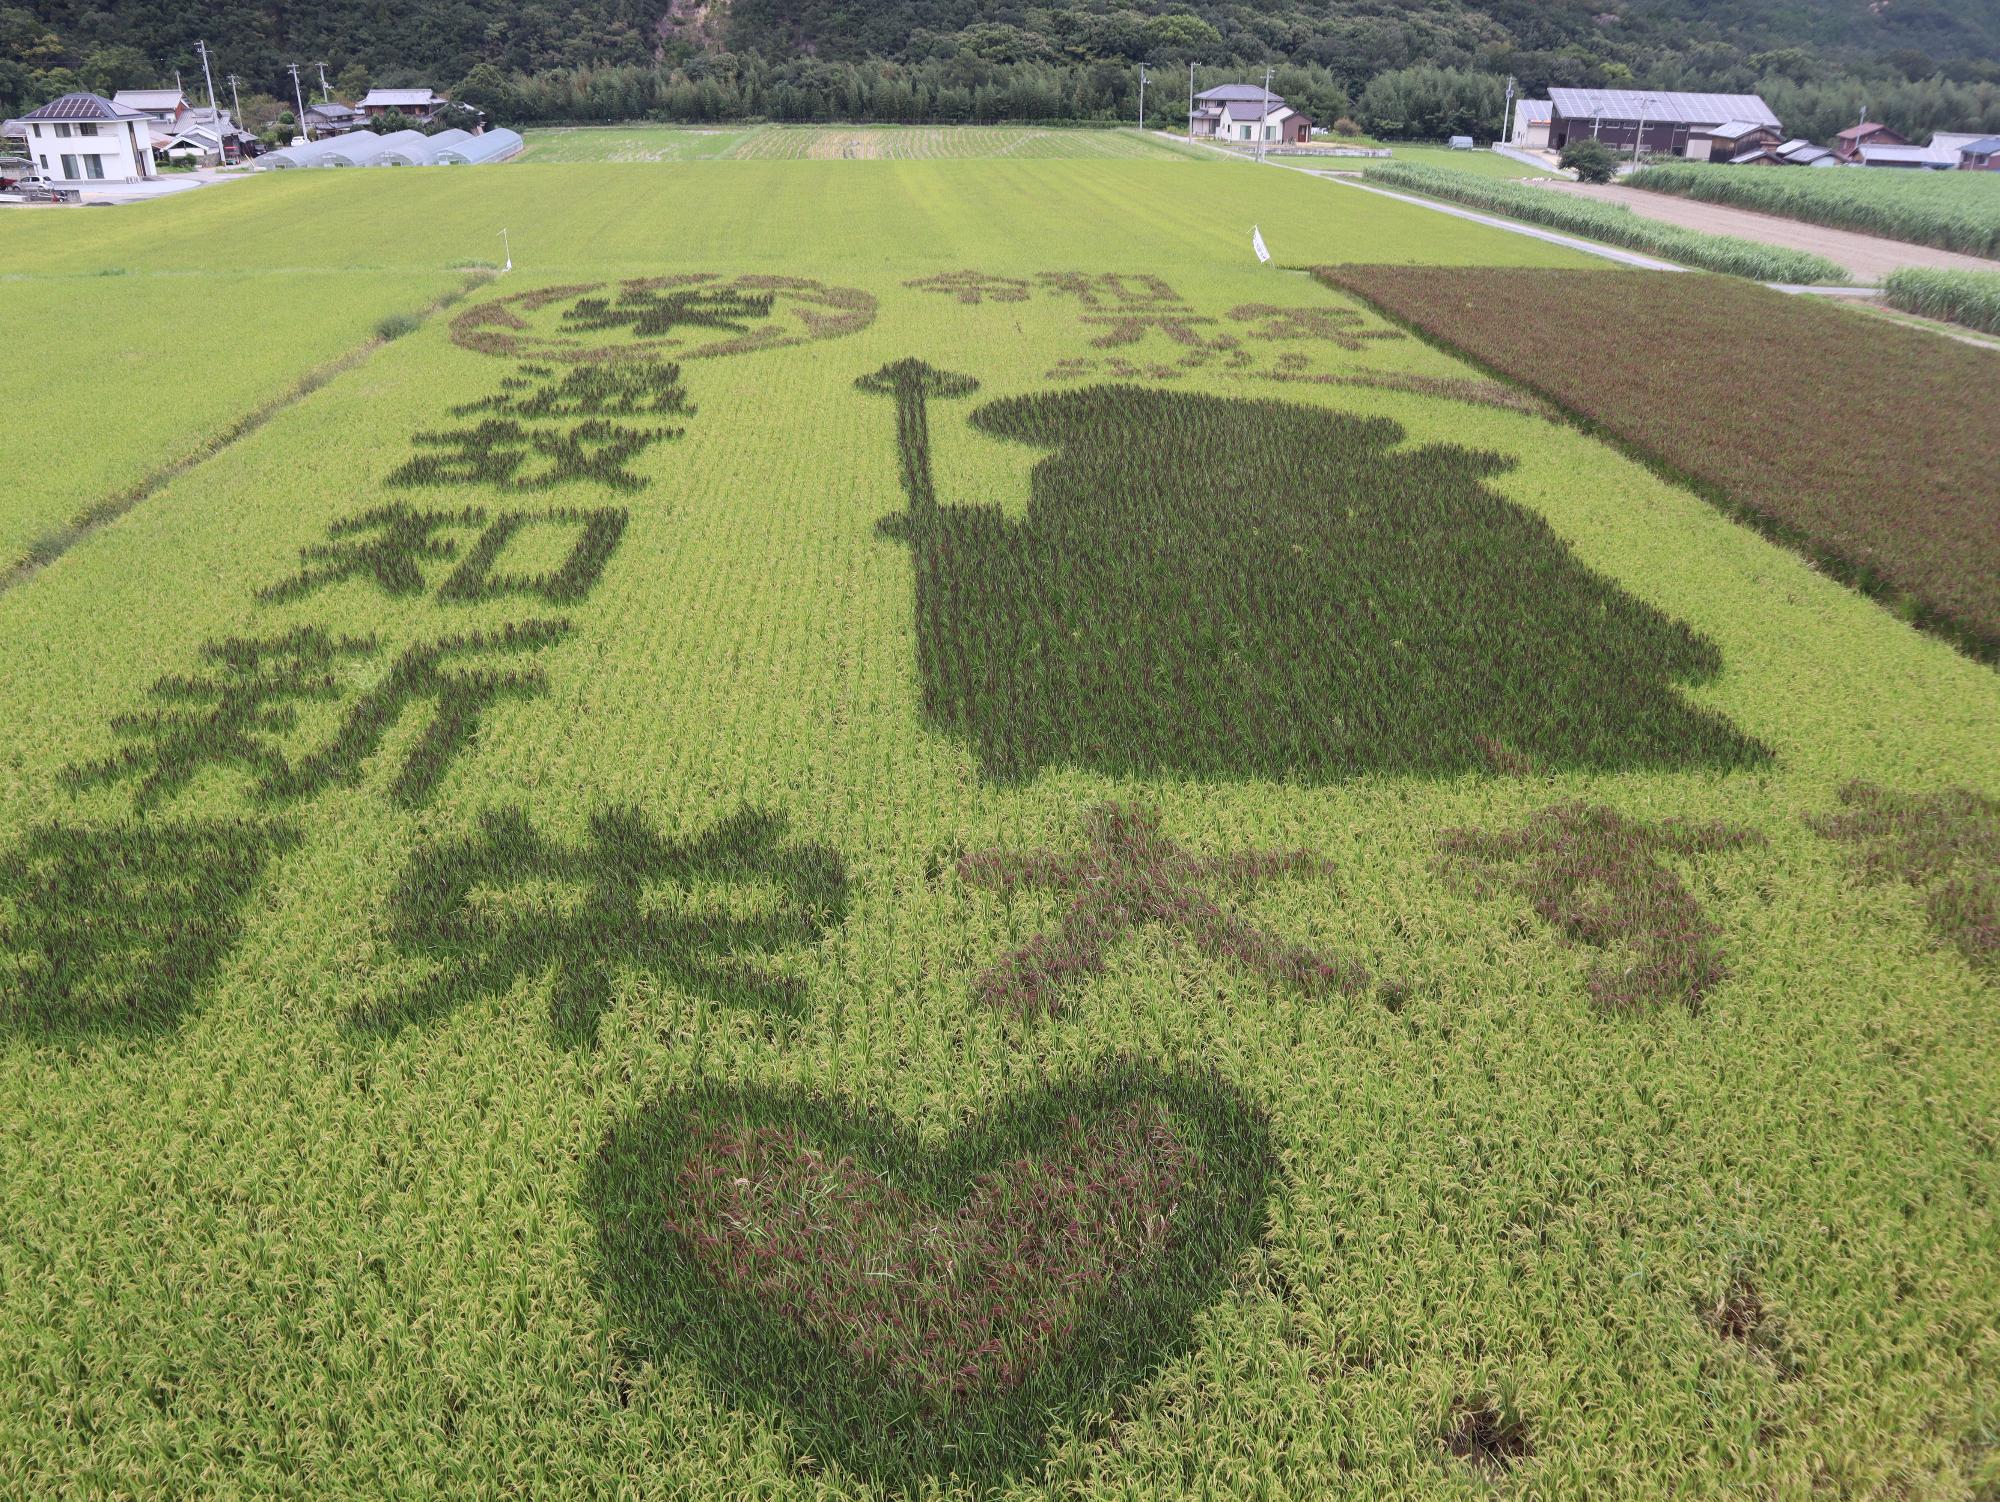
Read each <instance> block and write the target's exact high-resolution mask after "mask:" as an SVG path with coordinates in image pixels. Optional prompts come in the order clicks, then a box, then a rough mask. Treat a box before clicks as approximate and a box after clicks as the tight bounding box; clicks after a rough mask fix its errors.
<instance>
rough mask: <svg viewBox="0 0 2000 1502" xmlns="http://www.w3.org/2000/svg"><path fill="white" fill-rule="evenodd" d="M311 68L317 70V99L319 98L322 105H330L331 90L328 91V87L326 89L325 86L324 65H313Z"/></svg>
mask: <svg viewBox="0 0 2000 1502" xmlns="http://www.w3.org/2000/svg"><path fill="white" fill-rule="evenodd" d="M313 66H314V67H315V68H317V69H319V97H320V101H321V102H322V103H325V104H330V103H332V102H333V90H332V89H330V88H328V87H327V84H326V64H325V63H314V64H313Z"/></svg>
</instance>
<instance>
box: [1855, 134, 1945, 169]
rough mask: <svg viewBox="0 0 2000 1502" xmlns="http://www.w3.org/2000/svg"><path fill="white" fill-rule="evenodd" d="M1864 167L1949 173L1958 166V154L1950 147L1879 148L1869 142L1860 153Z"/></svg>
mask: <svg viewBox="0 0 2000 1502" xmlns="http://www.w3.org/2000/svg"><path fill="white" fill-rule="evenodd" d="M1859 157H1860V160H1861V165H1862V166H1864V167H1914V168H1916V169H1918V170H1920V171H1921V170H1929V171H1932V172H1949V171H1951V170H1952V169H1954V168H1955V167H1957V166H1958V153H1957V152H1956V151H1954V150H1952V149H1951V148H1950V147H1949V146H1877V145H1876V144H1875V143H1874V142H1872V141H1871V142H1869V143H1868V144H1867V145H1865V146H1863V147H1862V148H1861V150H1860V152H1859Z"/></svg>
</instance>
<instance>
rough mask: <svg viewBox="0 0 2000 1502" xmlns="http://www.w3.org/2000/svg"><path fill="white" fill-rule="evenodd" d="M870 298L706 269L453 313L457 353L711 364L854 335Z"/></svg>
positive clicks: (794, 279)
mask: <svg viewBox="0 0 2000 1502" xmlns="http://www.w3.org/2000/svg"><path fill="white" fill-rule="evenodd" d="M875 312H876V300H875V297H874V295H873V294H872V293H868V292H863V291H861V290H860V289H859V288H857V287H835V286H829V285H828V284H826V283H824V282H820V281H815V280H814V279H812V278H811V277H803V276H776V275H765V274H758V273H750V274H745V275H742V276H733V277H730V276H723V275H721V274H720V273H718V272H712V271H692V272H679V273H676V274H674V275H670V276H649V277H631V278H628V279H626V280H624V281H620V282H573V283H566V284H563V285H559V286H552V287H537V288H534V289H532V290H530V291H527V292H516V293H512V294H510V295H508V296H505V297H496V298H489V299H487V300H486V301H483V302H479V303H476V304H474V305H473V306H472V307H470V308H467V309H466V310H465V311H464V312H463V313H460V314H459V315H458V316H457V317H456V318H454V319H453V320H452V323H451V337H452V340H453V342H454V343H456V344H457V345H458V346H459V347H460V348H461V349H468V350H473V351H475V352H477V353H479V354H485V355H498V356H502V357H504V358H507V359H513V360H533V361H549V362H553V363H556V364H575V363H588V362H594V361H617V362H624V361H633V360H657V359H661V358H665V357H671V358H672V359H674V360H677V361H680V360H710V359H716V358H719V357H722V356H727V355H741V354H749V353H752V352H754V351H758V350H769V349H784V348H787V347H789V346H791V345H796V344H809V343H813V342H815V341H817V340H821V339H838V338H842V337H844V336H846V335H848V334H854V333H859V332H860V331H861V330H862V329H865V328H867V327H868V325H869V324H871V323H873V322H874V321H875Z"/></svg>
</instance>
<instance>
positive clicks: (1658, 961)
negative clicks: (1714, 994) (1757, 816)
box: [1438, 803, 1764, 1014]
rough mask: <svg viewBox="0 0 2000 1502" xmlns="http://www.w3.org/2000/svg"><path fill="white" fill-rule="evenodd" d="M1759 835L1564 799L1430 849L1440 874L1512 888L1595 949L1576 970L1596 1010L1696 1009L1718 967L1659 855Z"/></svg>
mask: <svg viewBox="0 0 2000 1502" xmlns="http://www.w3.org/2000/svg"><path fill="white" fill-rule="evenodd" d="M1763 842H1764V837H1763V836H1762V835H1760V834H1758V833H1757V832H1756V831H1754V830H1749V829H1742V828H1738V827H1735V826H1731V825H1727V824H1721V823H1715V824H1701V825H1692V824H1685V823H1680V822H1677V821H1674V820H1667V821H1666V822H1664V823H1661V824H1659V825H1656V826H1650V827H1649V826H1647V825H1645V824H1640V823H1635V822H1633V821H1631V820H1629V819H1627V818H1625V817H1624V816H1623V815H1622V814H1620V813H1619V812H1618V811H1617V810H1616V809H1613V808H1606V807H1603V806H1602V805H1597V806H1589V805H1586V804H1582V803H1569V804H1557V805H1555V806H1553V807H1550V808H1545V809H1543V810H1542V811H1541V812H1540V813H1538V814H1536V815H1535V816H1534V818H1532V819H1531V820H1529V822H1528V823H1527V824H1526V825H1524V826H1522V827H1521V828H1520V829H1516V830H1510V831H1507V832H1505V833H1501V834H1489V833H1487V832H1485V831H1483V830H1477V829H1455V830H1451V831H1449V832H1448V833H1447V834H1446V835H1445V836H1444V837H1443V838H1442V839H1441V840H1440V841H1439V842H1438V845H1439V849H1440V850H1441V851H1442V859H1441V862H1440V865H1441V868H1442V870H1443V871H1444V873H1445V874H1446V875H1447V876H1448V877H1451V878H1453V879H1456V880H1458V881H1461V882H1463V883H1464V884H1465V885H1467V886H1469V887H1470V888H1471V889H1472V890H1473V891H1474V892H1475V893H1476V894H1477V895H1479V896H1482V897H1490V896H1492V895H1493V894H1494V892H1495V891H1496V890H1498V889H1499V888H1501V887H1508V888H1511V889H1512V890H1514V891H1516V892H1518V893H1519V894H1520V895H1521V896H1523V897H1525V898H1526V899H1527V900H1528V902H1529V904H1530V905H1531V906H1532V907H1533V908H1534V910H1535V914H1536V916H1537V917H1539V918H1540V919H1541V920H1542V921H1543V922H1545V923H1547V924H1549V925H1550V926H1551V927H1553V928H1555V929H1557V930H1558V931H1559V932H1560V933H1561V934H1562V935H1563V937H1564V938H1566V939H1568V940H1569V941H1570V942H1571V943H1572V944H1582V945H1587V946H1589V947H1590V948H1593V949H1597V950H1600V951H1602V954H1601V956H1600V957H1599V958H1598V959H1595V960H1593V961H1592V962H1591V965H1590V970H1589V973H1588V976H1587V977H1586V983H1587V985H1588V986H1589V989H1590V995H1591V999H1592V1000H1593V1001H1594V1002H1596V1004H1597V1006H1598V1007H1599V1009H1600V1010H1602V1011H1605V1012H1608V1013H1618V1012H1638V1011H1650V1010H1653V1009H1655V1008H1658V1007H1663V1006H1672V1005H1676V1004H1678V1005H1681V1006H1684V1007H1686V1008H1687V1009H1688V1011H1689V1012H1692V1013H1697V1014H1698V1013H1699V1012H1700V1011H1701V1004H1702V998H1703V996H1705V995H1706V994H1707V993H1708V992H1709V991H1710V990H1711V989H1713V988H1714V987H1715V986H1717V985H1720V984H1721V983H1722V981H1724V980H1725V979H1727V977H1728V975H1729V971H1728V970H1727V968H1725V966H1724V965H1723V963H1722V951H1721V947H1720V945H1719V943H1718V940H1719V938H1720V935H1719V934H1718V933H1717V931H1716V929H1715V926H1714V925H1713V924H1711V923H1710V922H1709V921H1708V920H1707V919H1706V918H1705V917H1703V915H1702V911H1701V907H1700V905H1699V904H1698V903H1696V901H1695V900H1694V897H1693V896H1692V895H1691V894H1690V893H1689V892H1688V890H1687V888H1686V887H1685V886H1684V885H1682V883H1681V879H1680V877H1679V876H1677V875H1675V873H1674V871H1673V870H1672V868H1670V867H1669V866H1667V865H1666V864H1665V862H1664V861H1663V860H1662V857H1663V856H1667V855H1678V856H1693V855H1707V854H1710V853H1713V852H1715V851H1718V850H1735V849H1739V848H1741V847H1742V846H1744V845H1750V844H1762V843H1763Z"/></svg>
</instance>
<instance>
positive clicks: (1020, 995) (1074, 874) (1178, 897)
mask: <svg viewBox="0 0 2000 1502" xmlns="http://www.w3.org/2000/svg"><path fill="white" fill-rule="evenodd" d="M1085 830H1086V838H1087V841H1088V843H1087V844H1086V845H1085V847H1084V849H1083V850H1082V851H1080V852H1078V853H1075V854H1070V853H1068V852H1064V851H1059V850H980V851H974V852H971V853H969V854H967V855H963V856H961V857H960V858H959V861H958V876H959V880H961V881H963V882H965V883H967V884H968V885H970V886H975V887H984V888H988V889H990V890H992V891H997V892H1002V893H1008V892H1015V891H1020V890H1025V889H1034V888H1041V889H1046V890H1050V891H1055V892H1060V893H1063V894H1065V895H1067V896H1068V897H1069V898H1070V902H1069V906H1068V908H1067V909H1066V910H1065V911H1064V913H1063V916H1062V920H1061V923H1060V925H1059V926H1058V928H1057V931H1056V932H1055V934H1054V935H1053V936H1051V935H1046V934H1036V935H1035V936H1034V937H1033V938H1032V939H1030V940H1029V941H1028V942H1027V943H1026V944H1024V945H1022V946H1021V947H1020V948H1018V949H1015V950H1012V951H1010V952H1009V953H1007V954H1005V955H1002V956H1001V957H1000V958H999V959H998V960H996V961H994V962H993V963H992V964H991V965H989V966H988V967H987V968H986V969H985V970H984V971H983V972H981V974H980V976H979V978H978V979H977V980H976V981H974V983H973V995H974V996H975V997H977V998H978V999H979V1000H980V1001H982V1002H984V1003H986V1004H987V1005H988V1006H1000V1007H1006V1008H1008V1009H1010V1010H1012V1011H1016V1012H1020V1013H1023V1014H1025V1015H1027V1016H1030V1017H1042V1016H1053V1015H1056V1014H1057V1013H1059V1012H1060V1011H1061V1010H1062V1008H1063V1006H1064V1005H1065V1001H1066V998H1067V997H1068V996H1069V995H1070V994H1071V993H1073V992H1074V991H1075V990H1076V989H1077V988H1078V987H1079V986H1081V985H1082V984H1083V983H1084V982H1085V981H1087V980H1088V979H1089V978H1090V977H1092V976H1094V975H1098V974H1100V973H1102V971H1103V969H1104V960H1105V951H1106V949H1107V948H1108V947H1109V946H1110V945H1111V944H1113V943H1115V942H1116V941H1117V940H1119V939H1121V938H1123V937H1124V936H1125V935H1127V934H1129V933H1130V932H1131V931H1132V930H1133V929H1135V928H1137V927H1139V926H1140V925H1142V924H1149V923H1157V924H1161V925H1165V926H1168V927H1171V928H1173V929H1175V930H1176V931H1177V932H1178V933H1179V935H1180V936H1182V937H1183V938H1185V939H1186V940H1187V942H1189V943H1190V944H1192V945H1194V946H1196V947H1197V948H1200V949H1203V950H1206V951H1207V952H1208V953H1210V954H1212V955H1214V956H1216V957H1217V958H1218V959H1223V960H1228V961H1230V962H1231V963H1234V964H1237V965H1240V966H1242V967H1243V968H1244V969H1246V970H1252V971H1255V972H1256V973H1258V974H1260V975H1263V976H1265V977H1266V978H1267V979H1269V980H1271V981H1273V982H1275V983H1278V984H1289V985H1293V986H1297V987H1299V988H1301V989H1302V990H1304V991H1306V992H1308V993H1310V994H1314V995H1322V996H1324V995H1334V994H1346V995H1352V994H1354V993H1355V992H1357V991H1360V990H1362V989H1363V988H1365V987H1366V986H1367V984H1368V980H1369V976H1368V971H1367V969H1366V968H1365V967H1363V966H1361V965H1359V964H1356V963H1355V962H1353V961H1351V960H1346V959H1342V958H1341V957H1340V956H1338V955H1333V954H1328V953H1324V952H1322V951H1320V950H1316V949H1312V948H1310V947H1308V946H1306V945H1302V944H1291V943H1287V942H1286V941H1284V940H1283V939H1280V938H1278V937H1277V936H1276V935H1275V934H1272V933H1270V932H1269V931H1267V930H1265V929H1263V928H1260V927H1258V926H1257V925H1256V924H1254V923H1251V922H1248V921H1247V920H1245V919H1243V918H1241V917H1238V916H1236V915H1234V914H1230V913H1226V912H1224V911H1223V909H1222V908H1221V906H1220V905H1218V904H1217V902H1216V901H1215V899H1214V898H1213V897H1212V896H1210V895H1209V890H1208V889H1209V888H1211V887H1215V886H1225V887H1236V888H1243V887H1248V886H1253V885H1255V884H1256V883H1258V882H1261V881H1266V880H1271V879H1273V878H1278V877H1284V876H1322V877H1324V876H1329V875H1330V874H1331V872H1330V871H1329V869H1328V867H1327V864H1326V862H1324V861H1321V860H1319V859H1318V858H1316V857H1315V856H1313V855H1311V854H1309V853H1307V852H1306V851H1303V850H1241V851H1235V852H1232V853H1231V854H1229V855H1224V856H1209V857H1202V856H1196V855H1193V854H1191V853H1189V852H1188V851H1187V850H1185V849H1183V848H1182V847H1181V846H1180V845H1178V844H1176V843H1175V842H1174V841H1173V840H1171V839H1169V838H1168V837H1167V836H1166V835H1165V834H1164V833H1163V832H1162V831H1161V829H1160V816H1159V814H1158V813H1156V812H1154V811H1152V810H1150V809H1143V808H1136V807H1127V806H1121V805H1119V804H1115V803H1111V804H1106V805H1104V806H1103V807H1101V808H1097V809H1093V810H1092V811H1091V813H1090V815H1089V817H1088V818H1087V820H1086V821H1085Z"/></svg>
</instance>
